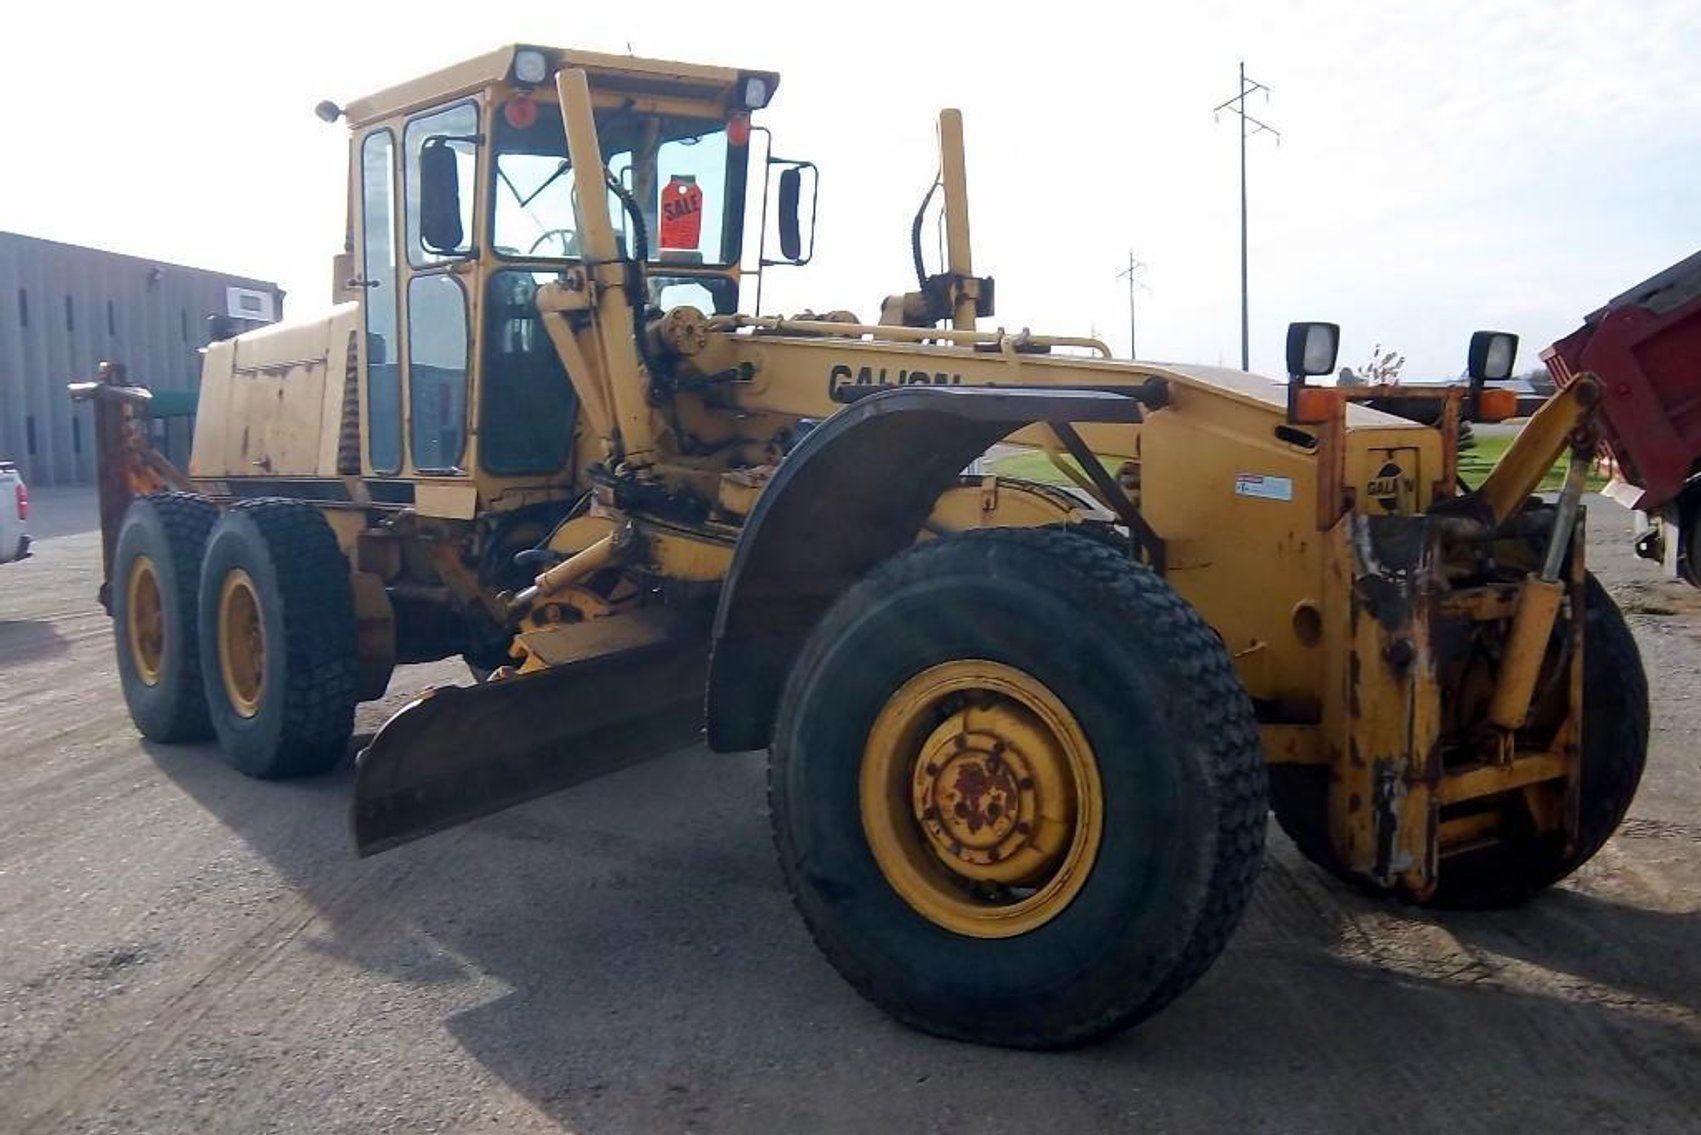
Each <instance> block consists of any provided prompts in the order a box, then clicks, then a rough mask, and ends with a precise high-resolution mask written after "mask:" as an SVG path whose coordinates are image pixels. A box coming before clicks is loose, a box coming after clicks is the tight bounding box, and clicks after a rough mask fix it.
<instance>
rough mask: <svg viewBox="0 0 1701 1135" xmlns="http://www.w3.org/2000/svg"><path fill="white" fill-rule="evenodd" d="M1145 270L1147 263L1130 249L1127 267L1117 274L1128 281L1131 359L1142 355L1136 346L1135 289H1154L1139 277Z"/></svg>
mask: <svg viewBox="0 0 1701 1135" xmlns="http://www.w3.org/2000/svg"><path fill="white" fill-rule="evenodd" d="M1145 270H1146V265H1145V264H1143V263H1142V262H1140V261H1138V260H1136V259H1134V250H1133V249H1129V250H1128V267H1127V269H1125V270H1124V271H1121V272H1118V273H1117V274H1116V278H1117V279H1118V280H1127V281H1128V357H1129V358H1131V359H1137V358H1139V357H1140V355H1139V352H1138V351H1136V350H1135V348H1134V289H1135V288H1146V290H1147V291H1148V292H1149V291H1151V290H1152V289H1151V288H1148V287H1146V284H1145V281H1143V280H1141V279H1139V277H1138V273H1140V272H1144V271H1145Z"/></svg>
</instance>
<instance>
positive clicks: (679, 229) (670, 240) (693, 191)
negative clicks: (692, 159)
mask: <svg viewBox="0 0 1701 1135" xmlns="http://www.w3.org/2000/svg"><path fill="white" fill-rule="evenodd" d="M702 235H703V190H702V189H701V188H700V187H699V186H698V185H697V179H696V178H695V177H692V176H691V175H689V174H681V173H676V174H674V175H673V178H672V179H671V180H670V181H669V182H668V183H667V185H666V186H665V187H664V188H663V189H662V196H661V246H662V247H663V248H665V249H683V250H687V251H692V252H695V251H696V249H697V244H698V241H699V240H700V239H701V238H702Z"/></svg>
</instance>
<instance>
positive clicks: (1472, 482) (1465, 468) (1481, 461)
mask: <svg viewBox="0 0 1701 1135" xmlns="http://www.w3.org/2000/svg"><path fill="white" fill-rule="evenodd" d="M1512 440H1513V439H1512V438H1511V437H1508V436H1506V435H1504V434H1500V435H1496V436H1494V437H1478V438H1477V439H1476V445H1474V446H1472V447H1471V448H1470V449H1461V450H1460V451H1459V476H1461V477H1463V478H1464V479H1465V484H1467V485H1469V486H1470V487H1471V488H1473V489H1474V488H1477V487H1478V486H1480V485H1481V484H1482V483H1483V480H1484V479H1485V478H1486V477H1487V476H1488V474H1489V471H1490V470H1492V469H1493V468H1494V466H1495V463H1496V462H1498V461H1499V460H1500V459H1501V457H1503V456H1505V454H1506V451H1507V450H1508V449H1510V448H1511V447H1512ZM1570 461H1571V456H1570V454H1566V455H1565V456H1563V457H1561V458H1560V459H1559V460H1558V461H1555V462H1554V463H1553V468H1552V469H1549V470H1548V471H1547V475H1546V476H1544V477H1543V478H1542V483H1541V485H1540V486H1539V488H1540V491H1541V492H1544V493H1551V492H1558V491H1559V489H1560V487H1561V486H1563V485H1564V484H1565V468H1566V466H1567V465H1568V464H1570ZM1605 486H1606V478H1605V477H1602V476H1601V475H1600V474H1598V473H1596V472H1595V471H1594V470H1593V469H1591V470H1589V479H1588V483H1587V485H1586V488H1587V489H1588V491H1589V492H1591V493H1598V492H1600V491H1601V489H1602V488H1604V487H1605Z"/></svg>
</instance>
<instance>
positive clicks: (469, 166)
mask: <svg viewBox="0 0 1701 1135" xmlns="http://www.w3.org/2000/svg"><path fill="white" fill-rule="evenodd" d="M427 146H430V147H432V148H433V149H440V150H447V151H448V152H449V153H450V154H452V155H453V157H454V162H455V168H456V172H457V174H458V178H457V180H458V182H459V198H460V212H461V218H460V221H461V229H460V231H461V233H462V234H465V235H464V238H463V240H462V242H461V245H460V246H459V247H456V248H444V247H442V246H441V245H439V246H437V247H432V246H431V244H430V243H429V242H427V241H425V240H423V239H422V235H421V231H420V200H421V192H420V154H421V153H422V152H424V150H425V149H426V148H427ZM402 156H403V158H404V161H405V168H406V179H405V180H406V192H405V194H404V196H405V199H406V202H407V246H408V263H409V264H411V265H412V266H413V267H415V268H428V267H430V266H431V265H433V264H442V263H444V262H446V261H449V260H455V259H458V258H460V257H463V256H467V255H470V254H471V252H472V239H471V238H472V234H473V220H472V212H473V198H474V196H475V195H476V186H477V184H478V173H477V170H478V107H477V106H476V105H475V104H473V103H471V102H463V103H458V104H456V105H455V106H451V107H447V108H445V109H443V110H438V111H433V112H432V113H430V114H422V115H420V116H419V117H417V118H414V119H412V120H410V121H409V122H408V124H407V128H406V129H405V130H404V131H403V132H402Z"/></svg>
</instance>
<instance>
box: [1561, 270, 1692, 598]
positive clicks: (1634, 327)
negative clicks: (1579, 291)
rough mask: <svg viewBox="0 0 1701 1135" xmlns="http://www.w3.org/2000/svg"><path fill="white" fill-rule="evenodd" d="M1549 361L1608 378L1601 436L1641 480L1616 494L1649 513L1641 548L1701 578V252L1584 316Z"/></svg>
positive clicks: (1564, 374) (1621, 465)
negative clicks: (1700, 473)
mask: <svg viewBox="0 0 1701 1135" xmlns="http://www.w3.org/2000/svg"><path fill="white" fill-rule="evenodd" d="M1542 361H1543V362H1545V363H1546V364H1547V368H1548V371H1549V373H1551V374H1552V375H1553V379H1554V381H1555V382H1557V383H1558V384H1560V385H1561V386H1563V385H1565V384H1566V383H1568V382H1570V381H1571V380H1572V378H1573V377H1574V376H1576V375H1579V374H1582V373H1583V372H1584V371H1592V372H1594V374H1596V375H1597V376H1598V377H1599V378H1600V380H1601V384H1602V386H1603V388H1604V390H1605V393H1606V397H1605V398H1604V399H1603V400H1602V414H1601V417H1602V427H1601V428H1602V435H1603V437H1604V439H1605V442H1606V445H1607V448H1608V449H1609V450H1611V453H1612V457H1613V459H1614V460H1615V461H1616V462H1617V463H1618V469H1619V474H1620V476H1621V477H1622V478H1623V479H1624V480H1625V481H1626V482H1628V483H1629V485H1630V486H1634V488H1633V489H1632V490H1631V491H1630V492H1629V493H1628V494H1627V495H1626V494H1615V495H1621V496H1622V498H1623V503H1625V504H1627V505H1629V506H1630V507H1632V508H1634V509H1637V510H1639V511H1641V512H1643V513H1646V514H1647V516H1648V519H1649V528H1648V530H1647V531H1646V532H1645V533H1644V534H1643V535H1642V536H1641V537H1640V538H1639V539H1638V540H1637V543H1636V550H1637V552H1638V553H1639V554H1641V555H1643V556H1646V557H1648V558H1649V559H1657V560H1661V561H1662V562H1664V563H1666V565H1667V566H1668V567H1670V568H1672V569H1673V570H1675V571H1676V572H1677V573H1678V574H1679V575H1681V576H1682V577H1683V578H1684V579H1687V580H1688V581H1689V582H1690V583H1693V584H1696V585H1697V586H1701V477H1697V476H1696V474H1697V473H1698V472H1701V252H1697V253H1696V254H1695V255H1693V256H1690V257H1688V258H1687V259H1684V260H1680V261H1678V262H1677V263H1676V264H1673V265H1672V266H1671V267H1669V268H1667V269H1666V270H1665V271H1663V272H1660V273H1658V274H1657V275H1654V276H1651V277H1649V278H1648V279H1646V280H1644V281H1642V282H1641V283H1640V284H1637V285H1636V286H1635V287H1634V288H1631V289H1630V290H1629V291H1627V292H1625V293H1623V294H1622V295H1619V296H1617V297H1615V298H1614V299H1612V300H1611V301H1610V302H1608V303H1607V304H1606V305H1605V306H1604V307H1602V308H1600V309H1599V310H1597V311H1594V312H1591V313H1590V314H1589V315H1587V316H1585V317H1584V319H1583V326H1582V327H1580V328H1578V329H1577V330H1576V331H1573V332H1572V333H1571V334H1570V335H1567V336H1566V337H1565V338H1563V339H1561V340H1560V341H1559V342H1557V343H1555V344H1554V345H1553V346H1551V347H1549V348H1548V349H1547V350H1545V351H1543V352H1542ZM1636 490H1639V491H1636ZM1674 532H1675V535H1676V538H1675V539H1672V538H1671V537H1672V535H1673V533H1674Z"/></svg>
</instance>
